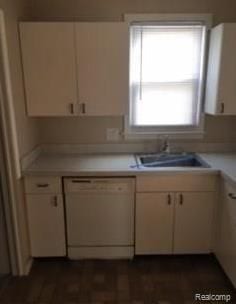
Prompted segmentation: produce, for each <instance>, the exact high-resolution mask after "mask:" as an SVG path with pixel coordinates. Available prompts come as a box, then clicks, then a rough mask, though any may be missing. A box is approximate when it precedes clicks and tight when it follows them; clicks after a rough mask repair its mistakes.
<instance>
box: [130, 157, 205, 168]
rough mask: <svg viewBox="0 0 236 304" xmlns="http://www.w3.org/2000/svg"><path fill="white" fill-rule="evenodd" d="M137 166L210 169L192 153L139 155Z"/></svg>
mask: <svg viewBox="0 0 236 304" xmlns="http://www.w3.org/2000/svg"><path fill="white" fill-rule="evenodd" d="M136 160H137V164H138V166H141V167H147V168H155V167H200V168H209V166H208V165H207V164H206V163H205V162H203V161H202V160H201V159H200V158H199V157H198V156H197V155H195V154H192V153H189V154H187V153H181V154H148V155H137V156H136Z"/></svg>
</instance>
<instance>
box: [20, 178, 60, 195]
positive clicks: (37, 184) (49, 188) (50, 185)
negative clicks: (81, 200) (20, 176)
mask: <svg viewBox="0 0 236 304" xmlns="http://www.w3.org/2000/svg"><path fill="white" fill-rule="evenodd" d="M25 193H42V194H43V193H62V186H61V178H60V177H55V176H53V177H51V176H40V177H39V176H37V177H26V178H25Z"/></svg>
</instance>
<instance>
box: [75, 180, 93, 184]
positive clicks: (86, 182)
mask: <svg viewBox="0 0 236 304" xmlns="http://www.w3.org/2000/svg"><path fill="white" fill-rule="evenodd" d="M71 182H72V183H73V184H90V183H91V182H92V181H91V180H89V179H88V180H87V179H86V180H85V179H73V180H72V181H71Z"/></svg>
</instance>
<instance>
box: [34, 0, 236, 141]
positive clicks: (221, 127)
mask: <svg viewBox="0 0 236 304" xmlns="http://www.w3.org/2000/svg"><path fill="white" fill-rule="evenodd" d="M29 9H30V19H32V20H78V21H85V20H88V21H99V20H100V21H101V20H106V21H115V20H122V16H123V14H124V13H212V14H213V22H214V23H219V22H223V21H227V22H230V21H236V1H235V0H228V1H222V0H198V1H196V0H179V1H173V0H130V1H128V0H119V1H117V0H93V1H87V0H70V1H68V0H50V1H48V0H32V1H31V2H30V8H29ZM235 123H236V119H235V118H234V117H230V118H216V117H210V116H207V118H206V134H205V137H204V139H203V140H202V142H212V143H217V142H235V141H236V135H235V132H234V131H233V126H234V125H235ZM122 124H123V120H122V118H111V117H109V118H93V117H90V118H73V119H71V118H70V119H56V118H54V119H42V120H38V127H39V132H40V142H41V143H57V144H58V143H94V142H95V143H103V142H106V128H107V127H118V128H122ZM198 142H199V140H198Z"/></svg>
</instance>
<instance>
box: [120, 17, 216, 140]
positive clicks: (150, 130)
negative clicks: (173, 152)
mask: <svg viewBox="0 0 236 304" xmlns="http://www.w3.org/2000/svg"><path fill="white" fill-rule="evenodd" d="M124 20H125V22H127V23H128V25H131V24H132V23H135V22H142V23H145V22H147V23H148V22H156V23H162V22H163V24H164V23H168V22H169V23H173V22H202V23H203V24H204V25H205V26H206V32H205V35H206V37H205V45H204V46H203V47H204V54H203V69H202V70H203V73H202V74H203V75H202V80H201V84H200V106H201V110H200V111H201V113H200V121H199V124H198V126H180V127H178V126H176V127H174V126H172V127H171V126H170V127H169V126H166V127H161V126H160V127H158V126H157V127H155V126H154V127H145V126H140V127H139V126H131V125H130V113H131V106H132V105H131V96H129V107H128V114H127V115H126V116H125V138H127V139H153V138H157V137H159V136H162V135H165V134H168V135H169V136H171V137H172V138H202V137H203V136H204V116H205V115H204V111H203V109H204V107H203V103H204V102H203V96H204V91H205V78H206V77H205V74H206V57H207V56H206V55H207V48H206V46H207V40H208V39H207V36H208V32H209V30H210V29H211V26H212V15H211V14H125V15H124Z"/></svg>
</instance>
